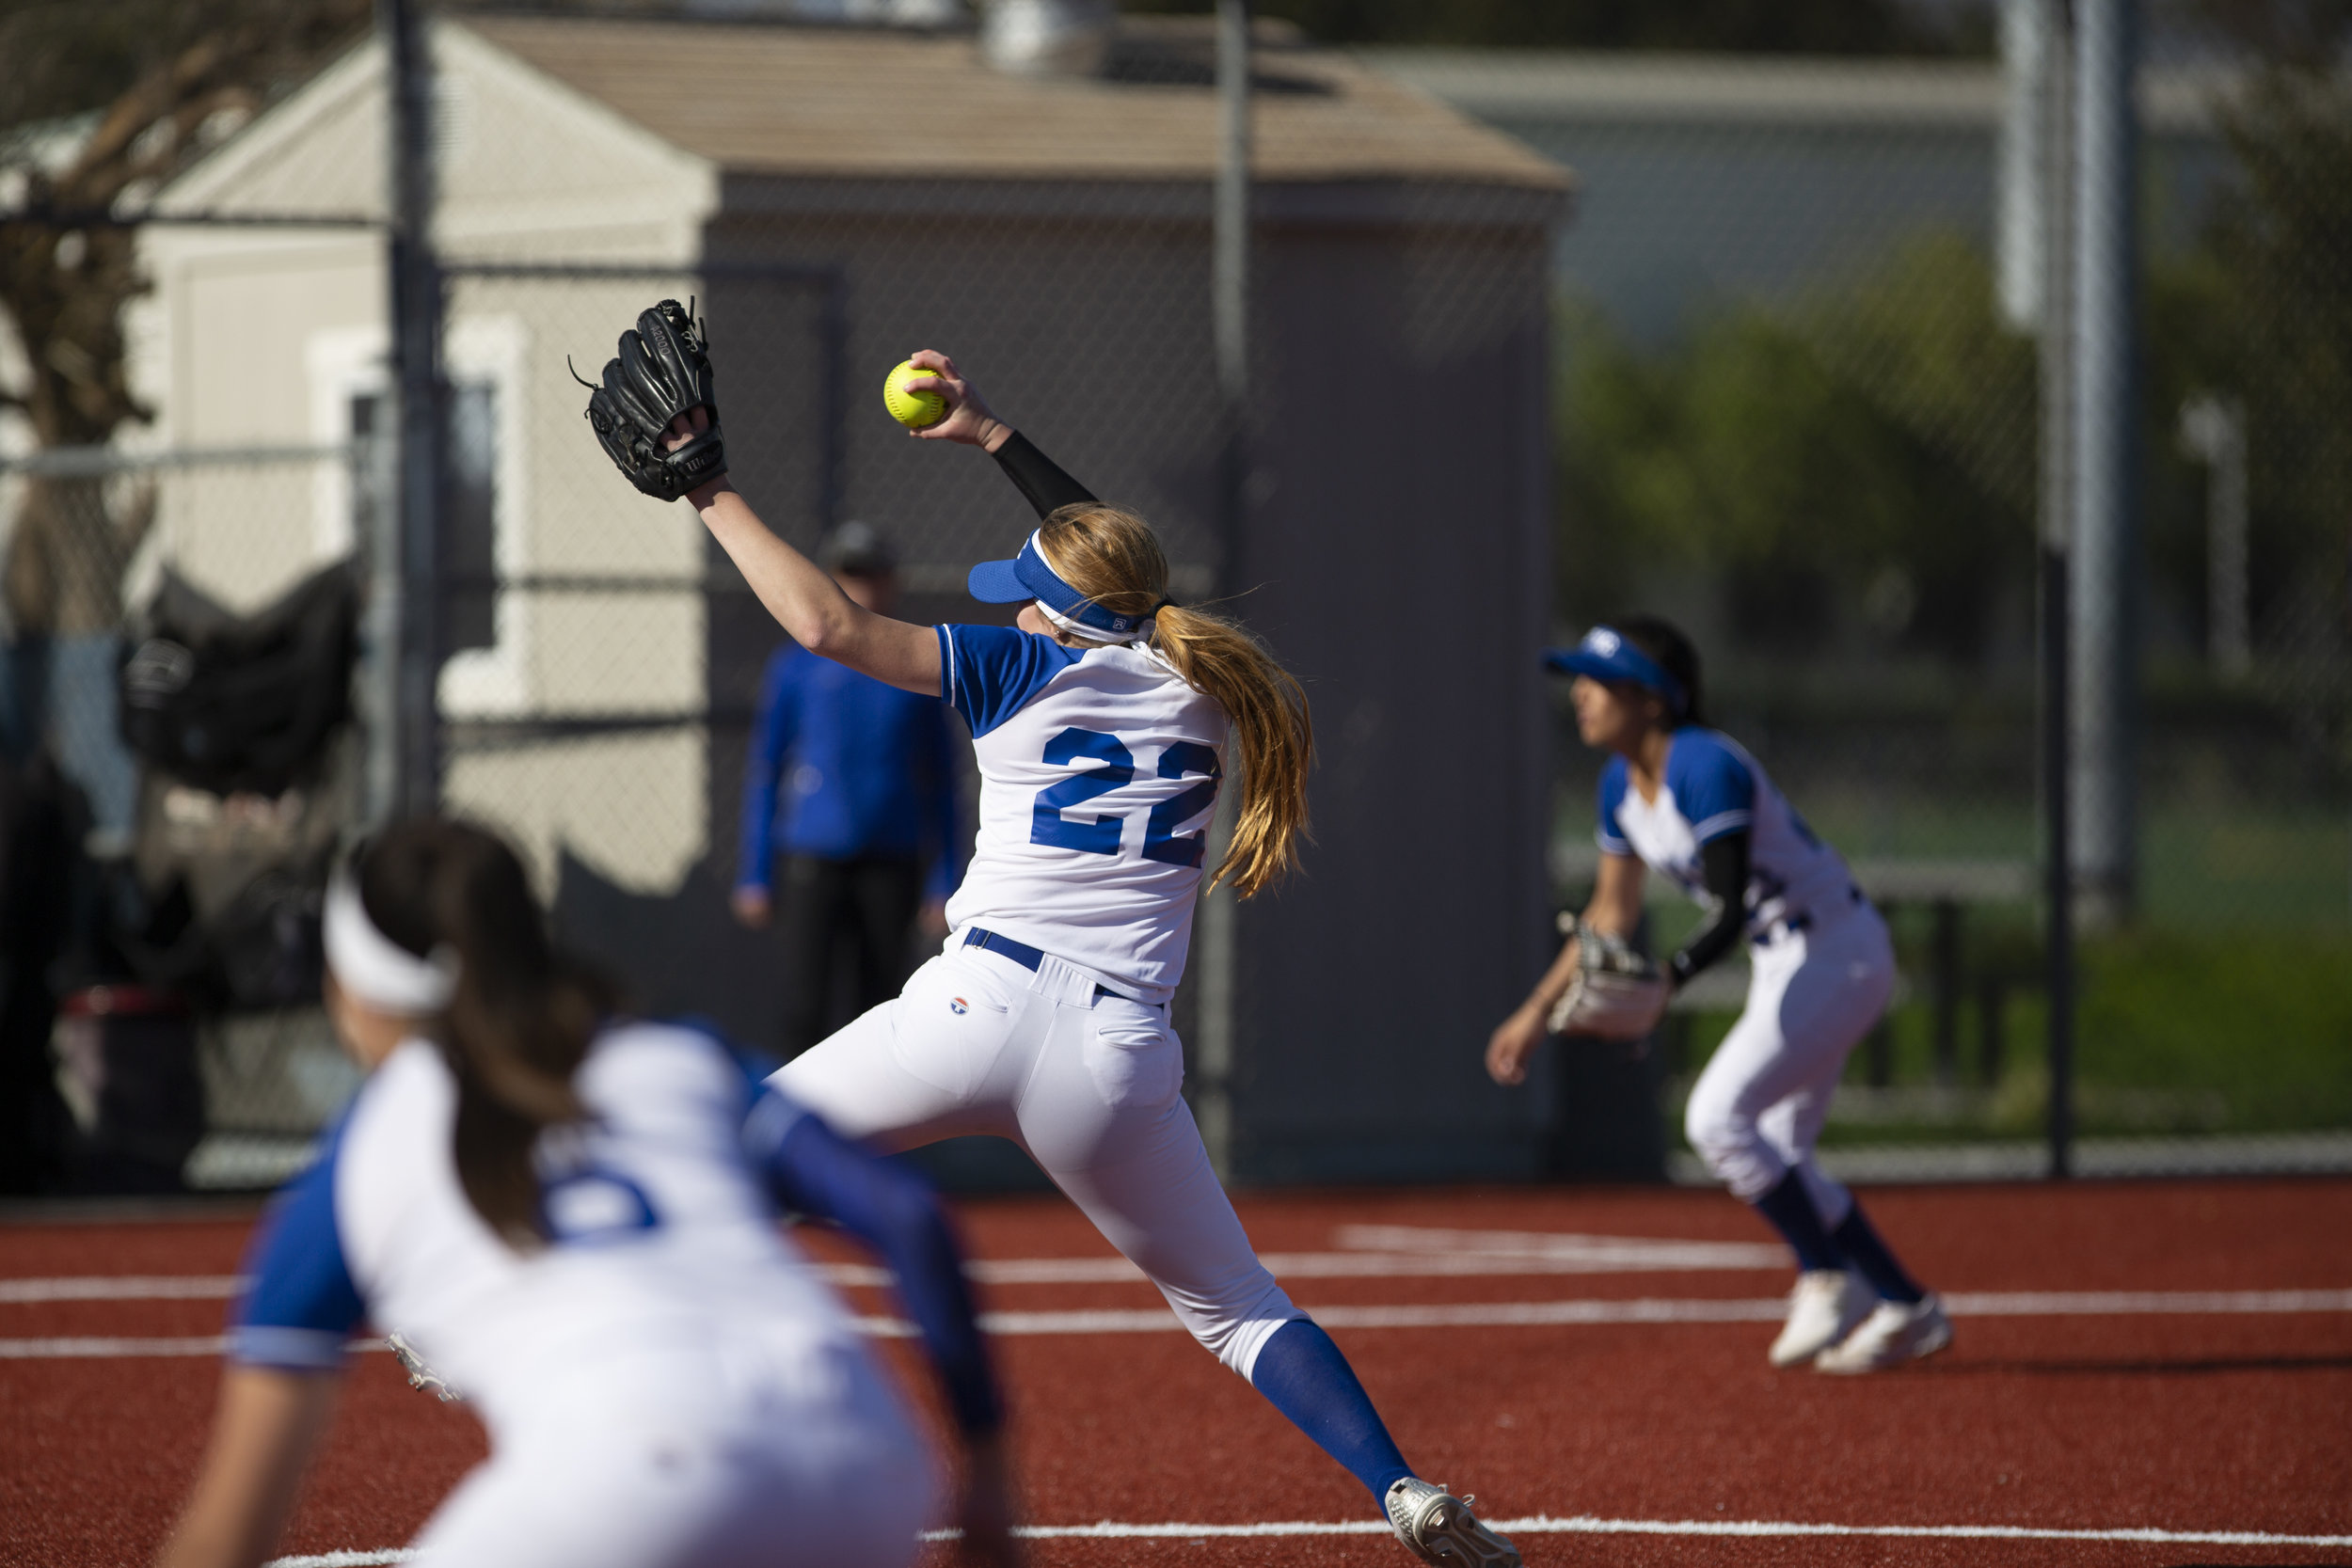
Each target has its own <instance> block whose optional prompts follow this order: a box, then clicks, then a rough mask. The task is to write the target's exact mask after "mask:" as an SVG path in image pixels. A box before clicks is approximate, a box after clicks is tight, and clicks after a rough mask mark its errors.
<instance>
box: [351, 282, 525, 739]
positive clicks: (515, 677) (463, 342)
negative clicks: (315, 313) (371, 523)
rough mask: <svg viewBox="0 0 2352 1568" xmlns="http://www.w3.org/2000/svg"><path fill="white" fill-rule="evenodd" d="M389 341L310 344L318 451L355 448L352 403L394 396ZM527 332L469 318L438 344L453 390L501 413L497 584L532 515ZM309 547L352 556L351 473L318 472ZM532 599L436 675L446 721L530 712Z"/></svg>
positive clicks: (515, 560) (494, 621)
mask: <svg viewBox="0 0 2352 1568" xmlns="http://www.w3.org/2000/svg"><path fill="white" fill-rule="evenodd" d="M389 348H390V339H389V335H388V334H387V332H386V331H385V329H384V327H383V326H382V325H380V324H371V325H365V326H341V327H328V328H326V329H324V330H321V331H318V332H314V333H312V334H311V335H310V341H309V342H308V344H307V345H306V351H305V359H306V363H307V365H308V368H309V371H310V434H311V438H312V439H313V440H315V441H318V442H320V443H321V444H323V445H334V444H340V443H342V442H344V441H347V440H349V439H350V438H351V404H352V400H353V399H355V398H360V397H367V396H371V395H373V396H376V397H384V396H385V394H386V393H387V392H388V391H389V388H390V378H389V374H388V373H387V372H388V369H389V357H390V355H389ZM529 354H530V332H529V330H528V329H527V328H526V327H525V325H523V322H522V319H521V318H520V317H518V316H512V315H501V316H472V317H467V318H464V319H462V320H458V321H453V322H451V323H449V325H448V326H447V327H446V329H445V330H444V332H443V334H442V340H441V356H442V362H443V366H444V369H445V371H446V372H447V374H448V376H449V378H450V379H451V380H452V381H454V382H471V383H487V384H488V385H489V386H490V387H491V388H493V394H494V395H493V401H494V403H495V404H496V406H497V409H498V433H497V452H498V478H497V499H496V501H495V503H494V505H493V510H492V513H491V525H490V526H491V533H492V544H491V549H492V555H493V557H494V560H495V570H496V571H497V573H498V575H499V576H500V577H501V578H511V577H518V576H520V575H522V574H523V573H524V572H526V571H527V570H529V562H530V546H529V542H528V541H527V540H526V539H525V537H524V530H525V520H526V519H527V518H529V517H530V515H531V506H530V494H529V489H530V479H531V465H530V462H529V460H528V458H529V454H528V452H527V451H525V437H524V433H525V432H527V431H528V430H529V429H530V428H531V421H530V420H529V419H528V417H527V413H528V410H527V409H526V407H525V404H524V399H525V398H526V397H527V396H528V388H529V387H530V379H529V377H528V376H527V375H526V374H525V373H524V367H525V365H526V363H527V362H528V359H529ZM312 501H313V506H314V508H315V510H314V512H313V514H312V524H311V537H312V539H313V541H314V544H315V547H316V548H317V550H318V553H319V557H320V559H322V560H326V561H333V560H337V559H340V558H341V557H342V556H345V555H348V554H349V553H350V552H351V551H352V549H353V548H354V547H355V546H356V545H357V543H358V542H357V540H355V538H354V537H353V534H352V527H351V517H352V494H351V473H350V470H349V467H348V466H347V465H344V464H340V463H329V464H323V465H321V467H320V473H319V475H318V478H317V480H316V482H315V483H314V485H313V494H312ZM531 623H532V613H531V595H530V594H513V593H503V594H498V595H497V597H496V600H495V601H494V605H493V608H492V610H491V625H492V627H493V638H494V641H493V642H492V644H491V646H489V647H486V648H468V649H465V650H464V651H462V652H460V653H456V654H453V655H452V656H451V657H450V658H449V660H448V662H447V663H445V664H443V665H442V666H441V678H440V690H439V702H440V709H441V712H442V713H443V714H444V715H447V716H449V717H451V718H459V719H475V718H507V717H513V716H515V715H517V714H521V713H525V712H528V711H530V708H531V705H532V689H531V684H532V683H531V679H530V673H531V660H530V648H531Z"/></svg>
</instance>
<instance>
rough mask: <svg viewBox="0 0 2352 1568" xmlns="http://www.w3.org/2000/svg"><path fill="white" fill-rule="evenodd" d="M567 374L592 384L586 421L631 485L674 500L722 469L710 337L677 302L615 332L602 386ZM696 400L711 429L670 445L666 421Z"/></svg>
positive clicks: (663, 304)
mask: <svg viewBox="0 0 2352 1568" xmlns="http://www.w3.org/2000/svg"><path fill="white" fill-rule="evenodd" d="M572 378H573V379H574V380H576V381H579V382H580V385H581V386H583V387H591V388H595V390H594V391H593V392H592V393H591V394H590V396H589V399H588V422H589V423H590V424H592V425H594V426H595V427H596V439H597V440H599V441H601V442H603V443H604V450H605V452H606V454H607V455H608V456H610V457H611V458H612V461H613V464H614V465H615V466H616V467H619V468H620V470H621V472H622V473H624V474H627V475H628V482H629V483H631V484H634V485H636V486H637V488H639V489H640V490H643V491H644V493H645V494H647V495H648V496H651V497H653V498H654V499H656V500H665V501H674V500H675V499H678V498H679V497H680V496H682V495H684V494H686V492H687V491H689V490H691V489H693V488H694V487H695V486H697V485H701V484H707V483H710V481H712V480H714V479H717V478H718V477H719V476H720V475H721V474H723V473H725V472H726V471H727V454H726V448H725V447H724V446H723V445H722V444H721V443H720V440H719V404H718V402H717V401H716V400H717V394H716V393H715V392H713V391H712V389H711V382H712V379H713V377H712V375H711V371H710V354H709V342H708V340H707V338H706V337H705V336H704V334H703V330H702V328H701V326H700V325H698V324H697V323H696V322H695V321H694V319H693V317H691V316H690V315H688V314H687V312H686V311H685V309H683V308H682V307H680V306H679V304H678V302H677V301H676V300H675V299H665V300H663V301H662V302H661V303H660V304H659V305H657V306H655V307H654V308H653V309H650V310H644V311H640V312H639V313H638V317H637V325H636V327H635V328H634V329H633V330H631V331H628V332H624V333H622V334H621V352H620V354H619V356H617V357H615V358H612V359H610V360H607V361H606V362H605V367H604V385H603V386H601V387H598V386H596V383H595V382H592V381H589V380H586V379H584V378H583V377H581V376H580V372H577V371H574V372H572ZM697 405H700V406H702V407H704V408H707V409H708V410H710V428H709V429H708V430H700V431H696V432H695V433H694V435H693V436H692V437H691V439H689V440H688V441H687V442H686V443H685V444H684V445H683V446H681V447H679V448H678V449H677V450H676V451H670V450H669V448H668V444H667V442H666V440H665V439H664V438H665V437H666V436H668V434H669V430H670V421H671V420H675V419H676V418H677V417H678V416H679V415H680V414H683V413H685V412H686V411H687V410H688V409H690V408H692V407H695V406H697Z"/></svg>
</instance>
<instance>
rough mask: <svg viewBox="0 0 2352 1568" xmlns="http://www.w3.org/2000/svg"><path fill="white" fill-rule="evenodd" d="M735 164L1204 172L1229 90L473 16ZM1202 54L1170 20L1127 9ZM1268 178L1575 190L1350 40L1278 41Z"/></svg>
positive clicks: (798, 37)
mask: <svg viewBox="0 0 2352 1568" xmlns="http://www.w3.org/2000/svg"><path fill="white" fill-rule="evenodd" d="M465 25H466V26H467V27H469V28H470V29H471V30H473V31H474V32H476V33H478V34H479V35H480V36H481V37H483V38H484V39H485V40H488V41H490V42H491V43H493V44H495V45H497V46H498V47H500V48H501V49H504V50H507V51H509V52H511V53H512V54H514V55H517V56H519V57H520V58H521V59H523V60H524V61H526V62H527V63H529V64H530V65H532V66H533V67H535V68H537V69H538V70H540V71H545V72H546V73H547V74H548V75H549V76H552V77H554V78H555V79H557V80H558V81H561V82H563V83H564V84H566V85H567V86H569V87H572V88H574V89H575V90H577V91H579V92H580V93H583V94H585V95H586V96H588V97H590V98H594V99H596V100H598V101H600V102H602V103H606V104H608V105H609V106H611V107H612V109H613V110H615V111H616V112H618V113H619V114H621V115H623V116H624V117H626V118H627V119H631V120H634V121H635V122H637V123H638V124H640V125H642V126H644V128H645V129H646V130H648V131H650V132H652V133H653V134H654V135H658V136H660V137H661V138H662V139H664V140H665V141H668V142H670V143H671V144H672V145H674V146H675V147H678V148H680V149H681V150H685V151H688V152H691V153H695V154H697V155H699V156H702V157H706V158H708V159H710V160H711V161H713V162H714V163H716V164H718V165H719V166H721V167H722V168H723V169H725V170H726V171H728V172H730V173H745V174H778V175H799V176H865V177H870V178H937V177H942V176H952V177H963V178H1009V179H1029V180H1034V179H1082V180H1200V179H1206V178H1208V177H1209V176H1210V174H1211V173H1212V172H1213V170H1214V169H1215V167H1216V134H1217V114H1216V94H1215V92H1214V91H1213V90H1211V89H1210V88H1209V87H1206V86H1204V85H1197V84H1195V83H1165V82H1140V81H1129V80H1111V79H1104V78H1092V77H1089V78H1077V77H1050V76H1049V77H1026V76H1014V75H1009V74H1007V73H1005V72H1002V71H996V70H993V69H992V68H991V67H990V66H988V65H987V64H986V63H985V62H984V61H983V60H982V59H981V58H980V55H979V50H978V45H977V41H976V40H974V39H973V38H972V37H970V36H969V35H958V34H949V35H940V34H927V33H914V32H904V31H893V30H888V29H879V28H877V29H863V28H848V27H816V26H789V25H756V24H751V25H744V24H736V25H723V24H705V23H683V22H660V21H624V20H605V19H583V18H557V17H519V16H509V17H473V18H469V19H467V21H466V22H465ZM1126 26H1127V28H1128V29H1129V31H1128V32H1127V33H1125V34H1123V35H1122V38H1123V39H1125V40H1128V42H1129V43H1130V44H1132V43H1134V42H1135V41H1136V40H1141V41H1142V43H1143V44H1144V45H1145V46H1146V47H1149V46H1151V45H1152V44H1154V43H1161V44H1166V45H1168V46H1172V47H1174V48H1176V49H1178V50H1180V51H1181V50H1182V49H1184V47H1185V46H1186V45H1187V43H1188V42H1189V41H1190V40H1187V39H1186V38H1185V36H1184V32H1183V30H1182V29H1181V28H1180V27H1178V26H1175V25H1171V24H1168V23H1160V24H1156V25H1153V26H1149V27H1147V26H1144V25H1141V24H1136V23H1134V22H1130V23H1128V24H1126ZM1257 70H1258V71H1259V74H1260V76H1261V77H1262V78H1273V79H1276V81H1277V82H1278V83H1286V84H1288V86H1287V87H1281V86H1278V87H1276V89H1275V90H1263V91H1261V92H1260V93H1259V94H1258V97H1257V101H1256V109H1257V113H1256V117H1255V118H1256V124H1255V136H1256V147H1255V154H1254V158H1253V170H1254V172H1255V173H1256V175H1257V176H1258V178H1260V179H1262V180H1270V181H1318V180H1365V179H1403V180H1428V181H1451V182H1472V183H1479V184H1501V185H1511V186H1518V187H1521V188H1527V189H1537V190H1564V189H1565V188H1566V186H1567V184H1568V177H1567V175H1566V173H1565V171H1564V170H1563V169H1561V168H1560V167H1559V166H1557V165H1555V164H1553V163H1551V162H1550V161H1549V160H1548V159H1545V158H1543V157H1542V156H1540V155H1539V154H1537V153H1535V152H1534V151H1532V150H1529V149H1528V148H1526V147H1524V146H1522V145H1521V144H1520V143H1518V142H1517V141H1514V140H1512V139H1511V138H1510V137H1508V136H1505V135H1502V134H1500V133H1498V132H1495V131H1491V130H1488V129H1486V128H1485V127H1484V126H1481V125H1478V124H1476V123H1474V122H1473V121H1471V120H1470V119H1466V118H1465V117H1463V116H1462V115H1460V114H1458V113H1456V112H1455V111H1454V110H1453V109H1450V108H1448V107H1446V106H1445V105H1444V104H1441V103H1438V101H1437V100H1435V99H1434V98H1431V97H1429V96H1427V95H1426V94H1423V93H1422V92H1420V91H1418V90H1417V89H1415V88H1413V87H1406V86H1405V85H1404V84H1402V83H1400V82H1397V81H1395V80H1393V79H1391V78H1390V77H1387V76H1384V75H1382V74H1380V73H1379V72H1377V71H1372V70H1370V69H1368V68H1366V67H1365V66H1363V65H1361V64H1359V63H1358V62H1356V61H1354V60H1352V59H1349V58H1348V57H1346V56H1344V55H1338V54H1334V53H1330V52H1327V51H1320V50H1312V49H1295V48H1293V49H1272V50H1261V51H1260V53H1259V55H1258V61H1257Z"/></svg>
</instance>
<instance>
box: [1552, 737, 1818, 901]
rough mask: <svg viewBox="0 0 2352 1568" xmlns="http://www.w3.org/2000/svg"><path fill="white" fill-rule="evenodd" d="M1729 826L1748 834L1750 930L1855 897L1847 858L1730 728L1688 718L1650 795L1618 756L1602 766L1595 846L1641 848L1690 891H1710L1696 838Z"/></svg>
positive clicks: (1709, 837)
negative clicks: (1712, 726)
mask: <svg viewBox="0 0 2352 1568" xmlns="http://www.w3.org/2000/svg"><path fill="white" fill-rule="evenodd" d="M1735 832H1745V833H1747V834H1748V835H1749V838H1748V844H1749V848H1748V887H1747V899H1746V902H1747V924H1748V932H1749V934H1750V935H1751V936H1753V937H1756V938H1758V939H1764V938H1768V937H1770V936H1772V934H1773V932H1774V930H1775V928H1779V929H1786V928H1788V926H1789V925H1790V924H1791V923H1794V924H1796V925H1798V926H1803V925H1804V924H1806V923H1809V922H1810V921H1813V920H1815V919H1823V920H1826V919H1827V918H1829V917H1830V916H1831V915H1834V914H1836V913H1838V912H1840V911H1844V910H1846V909H1848V908H1851V906H1853V905H1854V904H1857V903H1859V902H1861V897H1862V895H1860V894H1859V893H1857V892H1856V891H1855V890H1854V883H1853V877H1852V874H1851V873H1850V872H1849V871H1848V870H1847V869H1846V863H1845V861H1844V860H1843V859H1841V858H1840V857H1839V856H1838V853H1837V851H1836V850H1835V849H1833V848H1831V847H1829V846H1828V845H1826V844H1824V843H1822V842H1821V841H1820V839H1819V838H1816V837H1815V836H1814V835H1813V830H1812V829H1810V828H1808V827H1806V826H1805V823H1804V817H1802V816H1798V815H1797V811H1796V808H1795V807H1794V806H1791V805H1790V804H1789V803H1788V797H1787V796H1785V795H1783V794H1781V792H1780V790H1779V789H1778V788H1777V787H1775V786H1774V784H1772V779H1771V778H1770V777H1768V776H1767V775H1766V773H1765V771H1764V768H1763V765H1762V764H1761V763H1759V762H1757V761H1756V759H1755V758H1754V757H1752V756H1750V755H1749V754H1748V753H1747V752H1746V751H1745V750H1744V749H1743V748H1742V747H1741V746H1740V743H1739V742H1738V741H1736V740H1734V739H1732V738H1731V737H1730V736H1727V735H1724V734H1721V733H1720V732H1718V731H1715V730H1709V729H1702V728H1700V727H1699V726H1698V725H1695V724H1692V725H1689V726H1686V727H1685V728H1682V729H1679V730H1677V731H1676V732H1675V733H1674V738H1673V740H1672V741H1671V742H1670V743H1669V745H1668V747H1667V751H1666V768H1665V778H1664V780H1663V781H1662V784H1661V787H1660V789H1659V791H1658V798H1657V799H1656V800H1643V799H1642V793H1641V791H1640V790H1637V789H1635V788H1633V787H1632V784H1631V780H1630V778H1629V774H1628V769H1627V767H1626V760H1625V758H1623V757H1622V756H1613V757H1611V758H1610V759H1609V765H1608V766H1607V767H1606V768H1602V769H1601V774H1600V831H1599V832H1598V834H1597V838H1598V840H1599V843H1600V847H1601V848H1602V849H1603V850H1605V851H1607V852H1608V853H1610V854H1613V855H1638V856H1640V857H1641V859H1642V863H1644V864H1645V865H1647V866H1648V867H1649V868H1650V869H1651V870H1653V871H1656V872H1658V873H1659V874H1661V876H1664V877H1667V878H1669V879H1672V880H1673V881H1675V882H1676V883H1677V884H1678V885H1679V886H1680V887H1681V888H1682V889H1683V891H1684V892H1686V893H1688V894H1690V895H1691V896H1692V897H1693V898H1699V899H1704V898H1705V897H1706V895H1707V878H1706V873H1705V869H1704V867H1703V866H1702V865H1701V863H1700V857H1699V851H1700V849H1701V847H1704V846H1705V845H1707V844H1708V843H1709V842H1711V841H1713V840H1715V839H1718V838H1722V837H1723V836H1724V835H1725V834H1726V833H1735Z"/></svg>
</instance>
